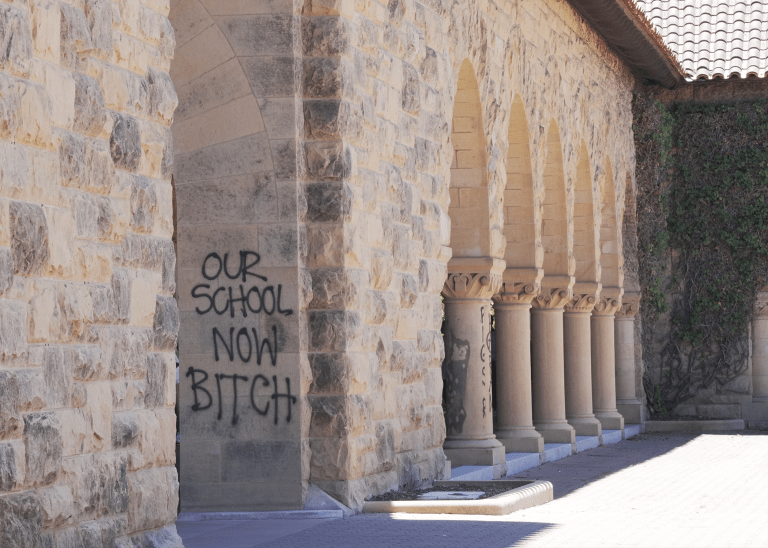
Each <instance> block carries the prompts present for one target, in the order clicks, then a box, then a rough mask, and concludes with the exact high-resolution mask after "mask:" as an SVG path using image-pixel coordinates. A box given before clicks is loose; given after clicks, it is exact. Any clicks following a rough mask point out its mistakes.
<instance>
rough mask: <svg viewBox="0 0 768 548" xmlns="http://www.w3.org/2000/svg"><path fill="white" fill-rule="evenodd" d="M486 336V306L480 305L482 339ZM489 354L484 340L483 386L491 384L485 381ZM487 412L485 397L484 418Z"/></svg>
mask: <svg viewBox="0 0 768 548" xmlns="http://www.w3.org/2000/svg"><path fill="white" fill-rule="evenodd" d="M484 338H485V307H484V306H481V307H480V339H481V340H482V339H484ZM487 356H488V352H487V351H486V348H485V342H483V344H482V345H481V346H480V361H482V362H483V366H482V371H481V373H482V378H481V379H480V382H481V383H482V384H483V386H489V385H490V382H488V383H486V382H485V381H486V379H487V375H486V371H485V370H486V367H488V365H489V364H488V363H487V360H486V357H487ZM485 414H486V401H485V398H483V418H485Z"/></svg>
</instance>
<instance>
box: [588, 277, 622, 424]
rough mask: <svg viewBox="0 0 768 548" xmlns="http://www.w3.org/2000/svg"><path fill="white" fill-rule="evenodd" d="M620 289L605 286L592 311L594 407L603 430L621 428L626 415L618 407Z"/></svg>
mask: <svg viewBox="0 0 768 548" xmlns="http://www.w3.org/2000/svg"><path fill="white" fill-rule="evenodd" d="M621 291H622V290H621V289H619V288H603V291H602V293H601V295H600V300H599V301H598V303H597V304H596V305H595V308H594V310H593V311H592V322H591V327H592V407H593V409H594V412H595V416H596V417H597V419H598V420H599V421H600V424H601V425H602V427H603V430H622V429H623V428H624V417H622V416H621V415H620V414H619V412H618V410H617V409H616V351H615V349H614V326H613V324H614V315H615V314H616V311H617V310H618V309H619V305H620V302H621Z"/></svg>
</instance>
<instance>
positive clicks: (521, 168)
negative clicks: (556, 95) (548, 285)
mask: <svg viewBox="0 0 768 548" xmlns="http://www.w3.org/2000/svg"><path fill="white" fill-rule="evenodd" d="M529 143H530V135H529V134H528V122H527V121H526V117H525V108H524V106H523V100H522V99H521V97H520V96H519V95H517V96H516V97H515V100H514V101H513V103H512V108H511V109H510V118H509V149H508V151H507V186H506V188H505V190H504V235H505V236H506V238H507V247H506V250H505V253H504V258H505V260H506V261H507V268H539V267H541V264H542V261H543V259H544V248H543V247H542V246H541V198H540V197H537V196H536V193H535V192H534V188H533V173H532V171H531V149H530V145H529ZM537 198H538V199H537Z"/></svg>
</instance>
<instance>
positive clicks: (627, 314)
mask: <svg viewBox="0 0 768 548" xmlns="http://www.w3.org/2000/svg"><path fill="white" fill-rule="evenodd" d="M639 311H640V293H626V294H625V295H623V296H622V297H621V307H620V308H619V309H618V310H617V311H616V317H617V318H634V317H635V314H637V313H638V312H639Z"/></svg>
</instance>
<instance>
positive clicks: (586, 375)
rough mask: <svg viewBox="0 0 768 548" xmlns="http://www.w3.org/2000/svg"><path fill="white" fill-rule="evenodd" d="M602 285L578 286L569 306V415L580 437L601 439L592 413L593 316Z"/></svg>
mask: <svg viewBox="0 0 768 548" xmlns="http://www.w3.org/2000/svg"><path fill="white" fill-rule="evenodd" d="M599 295H600V284H576V286H575V287H574V296H573V300H572V301H571V302H570V303H568V304H567V305H566V306H565V314H564V318H563V339H564V355H565V416H566V418H567V420H568V424H570V425H571V426H573V429H574V430H575V431H576V435H578V436H600V435H601V434H602V431H601V428H600V421H599V420H597V419H596V418H595V415H594V413H593V412H592V346H591V345H592V343H591V329H590V316H591V315H592V309H593V308H594V307H595V304H596V303H597V297H598V296H599Z"/></svg>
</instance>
